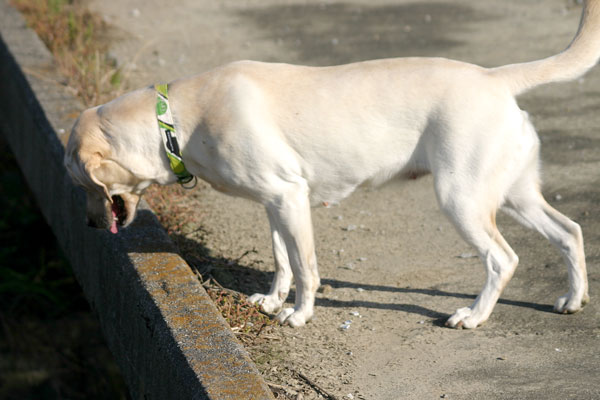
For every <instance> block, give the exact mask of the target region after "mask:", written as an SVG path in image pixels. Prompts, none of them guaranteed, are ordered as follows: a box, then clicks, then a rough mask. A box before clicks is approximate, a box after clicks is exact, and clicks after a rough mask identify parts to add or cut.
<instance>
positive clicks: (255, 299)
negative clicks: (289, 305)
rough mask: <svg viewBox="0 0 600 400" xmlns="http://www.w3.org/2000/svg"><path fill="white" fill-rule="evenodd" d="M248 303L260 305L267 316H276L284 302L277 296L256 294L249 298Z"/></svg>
mask: <svg viewBox="0 0 600 400" xmlns="http://www.w3.org/2000/svg"><path fill="white" fill-rule="evenodd" d="M248 301H249V302H250V303H252V304H258V305H259V306H260V309H261V310H263V311H264V312H266V313H267V314H274V313H276V312H277V311H279V310H280V309H281V306H282V305H283V301H281V300H280V299H279V298H278V297H277V296H270V295H266V294H260V293H255V294H253V295H252V296H250V297H248Z"/></svg>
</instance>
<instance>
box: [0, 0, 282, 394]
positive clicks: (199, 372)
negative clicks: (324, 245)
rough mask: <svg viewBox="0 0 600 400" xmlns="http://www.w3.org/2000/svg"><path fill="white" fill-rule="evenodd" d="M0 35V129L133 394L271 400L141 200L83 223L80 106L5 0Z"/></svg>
mask: <svg viewBox="0 0 600 400" xmlns="http://www.w3.org/2000/svg"><path fill="white" fill-rule="evenodd" d="M0 33H1V40H0V82H1V83H0V87H1V88H2V90H1V93H0V131H1V132H2V134H3V135H4V136H5V137H6V140H7V141H8V142H9V145H10V147H11V148H12V151H13V153H14V154H15V156H16V158H17V160H18V162H19V164H20V167H21V169H22V171H23V173H24V175H25V178H26V180H27V182H28V184H29V186H30V188H31V190H32V191H33V193H34V194H35V196H36V199H37V202H38V205H39V207H40V209H41V210H42V212H43V214H44V216H45V217H46V220H47V221H48V223H49V224H50V226H51V227H52V229H53V231H54V233H55V235H56V236H57V238H58V240H59V242H60V244H61V246H62V248H63V250H64V252H65V254H66V255H67V257H68V258H69V260H70V262H71V265H72V267H73V269H74V271H75V274H76V276H77V279H78V281H79V283H80V284H81V286H82V288H83V290H84V292H85V295H86V297H87V299H88V301H89V302H90V304H91V305H92V308H93V309H94V310H95V311H96V312H97V314H98V317H99V319H100V322H101V325H102V329H103V331H104V336H105V338H106V340H107V342H108V345H109V347H110V349H111V350H112V352H113V354H114V356H115V359H116V360H117V363H118V364H119V365H120V367H121V370H122V372H123V375H124V377H125V380H126V382H127V384H128V386H129V389H130V392H131V394H132V397H133V398H135V399H137V398H144V399H270V398H272V395H271V392H270V390H269V388H268V386H267V385H266V383H265V382H264V380H263V379H262V378H261V377H260V375H259V373H258V371H257V369H256V366H255V365H254V364H253V363H252V361H251V360H250V358H249V356H248V354H247V352H246V351H245V350H244V349H243V347H242V346H241V345H240V344H239V343H238V342H237V341H236V339H235V337H234V335H233V334H232V333H231V330H230V329H229V327H228V325H227V323H226V322H225V321H224V319H223V318H222V317H221V315H220V314H219V312H218V310H217V309H216V308H215V306H214V304H213V303H212V301H211V299H210V298H209V296H208V295H207V294H206V292H205V291H204V289H203V288H202V286H201V285H200V283H199V282H198V280H197V279H196V278H195V276H194V275H193V273H192V272H191V270H190V268H189V266H188V265H187V264H186V263H185V262H184V261H183V260H182V259H181V258H180V257H179V256H178V255H177V253H176V250H175V248H174V246H173V244H172V243H171V241H170V240H169V238H168V237H167V235H166V234H165V232H164V230H163V229H162V227H161V226H160V225H159V224H158V222H157V220H156V218H155V216H154V214H153V213H152V212H151V210H149V209H148V208H147V206H145V205H142V207H141V209H140V212H139V215H138V218H137V219H136V221H135V223H134V224H133V226H132V227H131V228H129V229H126V230H124V231H122V232H121V233H120V234H119V235H111V234H110V233H108V232H102V231H96V230H93V229H90V228H87V227H86V226H85V223H84V214H85V205H84V203H85V198H84V194H83V192H82V191H81V190H79V189H76V188H75V187H73V185H72V183H71V180H70V178H69V177H68V175H67V174H66V171H65V169H64V168H63V165H62V159H63V152H64V150H63V145H62V144H61V139H62V138H63V137H64V136H66V135H67V134H66V133H65V132H68V131H69V130H70V127H71V126H72V124H73V122H74V120H75V118H76V117H77V115H78V113H79V111H80V110H81V109H82V106H81V104H80V103H78V101H77V100H76V99H75V98H74V96H73V95H72V94H70V93H69V92H68V90H67V89H66V88H65V87H64V86H63V85H62V84H61V81H62V80H63V78H62V77H61V76H60V75H59V74H58V72H57V71H56V67H55V65H54V64H53V59H52V56H51V55H50V54H49V53H48V51H47V49H46V48H45V47H44V45H43V44H42V43H41V42H40V40H39V38H37V36H36V35H35V34H34V33H33V32H32V31H31V30H29V29H27V28H26V26H25V22H24V20H23V18H22V17H21V15H20V14H19V13H18V12H16V11H15V10H14V9H13V8H11V7H10V6H9V5H8V1H7V0H0ZM157 133H158V132H157Z"/></svg>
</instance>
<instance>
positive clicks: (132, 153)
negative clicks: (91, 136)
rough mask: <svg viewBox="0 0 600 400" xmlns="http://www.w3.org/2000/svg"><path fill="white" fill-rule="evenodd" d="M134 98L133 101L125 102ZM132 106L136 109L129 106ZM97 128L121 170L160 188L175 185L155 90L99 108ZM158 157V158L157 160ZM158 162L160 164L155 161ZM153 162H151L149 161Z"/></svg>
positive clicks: (132, 93)
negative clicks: (98, 125)
mask: <svg viewBox="0 0 600 400" xmlns="http://www.w3.org/2000/svg"><path fill="white" fill-rule="evenodd" d="M129 97H137V99H136V101H130V100H128V98H129ZM132 104H135V105H136V106H135V107H132V106H131V105H132ZM97 112H98V116H99V119H100V126H101V129H102V131H103V133H104V134H105V136H106V138H107V140H108V141H109V142H110V144H111V151H112V152H113V153H114V154H113V155H112V156H111V158H114V159H116V160H119V163H121V164H122V166H123V167H124V168H126V169H127V170H128V171H130V172H131V173H132V174H133V175H134V176H135V177H136V178H138V179H140V180H143V181H151V182H152V183H158V184H160V185H166V184H171V183H175V182H177V179H176V178H175V176H174V175H173V173H172V172H171V168H170V166H169V160H168V158H167V156H166V154H165V152H164V148H163V142H162V137H161V134H160V131H159V128H158V123H157V120H156V92H155V91H154V88H145V89H140V90H137V91H134V92H131V93H129V94H126V95H124V96H121V97H119V98H117V99H115V100H113V101H111V102H109V103H107V104H105V105H103V106H101V107H100V108H98V111H97ZM157 154H160V156H159V157H160V158H159V157H157ZM157 159H160V160H161V162H160V163H159V164H157V163H156V161H155V160H157ZM152 160H154V162H152Z"/></svg>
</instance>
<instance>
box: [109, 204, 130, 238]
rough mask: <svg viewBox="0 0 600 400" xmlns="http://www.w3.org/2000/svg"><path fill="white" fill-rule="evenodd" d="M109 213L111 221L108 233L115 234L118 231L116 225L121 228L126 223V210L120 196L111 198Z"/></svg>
mask: <svg viewBox="0 0 600 400" xmlns="http://www.w3.org/2000/svg"><path fill="white" fill-rule="evenodd" d="M111 211H112V218H113V220H112V223H111V225H110V232H111V233H117V232H118V231H119V228H118V225H120V226H123V225H124V224H125V221H127V208H126V207H125V201H123V198H122V197H121V196H112V204H111Z"/></svg>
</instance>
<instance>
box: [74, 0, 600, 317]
mask: <svg viewBox="0 0 600 400" xmlns="http://www.w3.org/2000/svg"><path fill="white" fill-rule="evenodd" d="M599 56H600V0H587V1H586V2H585V6H584V11H583V16H582V19H581V23H580V26H579V30H578V32H577V34H576V36H575V38H574V40H573V41H572V43H571V44H570V46H569V47H568V48H567V49H566V50H564V51H563V52H561V53H559V54H557V55H555V56H552V57H549V58H546V59H543V60H539V61H534V62H529V63H523V64H512V65H506V66H502V67H498V68H491V69H487V68H482V67H479V66H476V65H471V64H467V63H463V62H459V61H452V60H447V59H443V58H399V59H384V60H374V61H365V62H359V63H354V64H348V65H340V66H333V67H319V68H317V67H305V66H295V65H287V64H268V63H260V62H250V61H242V62H235V63H232V64H228V65H225V66H223V67H220V68H217V69H215V70H212V71H209V72H206V73H204V74H201V75H198V76H195V77H191V78H186V79H181V80H177V81H175V82H173V83H171V84H170V85H169V87H168V91H169V100H170V107H171V110H172V115H173V120H174V124H175V126H176V131H177V135H178V136H179V141H180V142H179V144H180V148H181V155H182V158H183V161H184V162H185V164H186V166H187V169H188V170H189V172H190V173H191V174H193V175H195V176H197V177H199V178H201V179H203V180H205V181H207V182H209V183H210V184H211V185H212V186H213V187H214V188H215V189H217V190H220V191H223V192H225V193H228V194H231V195H234V196H241V197H245V198H248V199H251V200H254V201H257V202H259V203H261V204H263V205H264V206H265V208H266V211H267V215H268V218H269V222H270V226H271V233H272V240H273V253H274V258H275V277H274V279H273V282H272V285H271V289H270V291H269V292H268V293H267V294H255V295H253V296H251V297H250V300H251V301H252V302H255V303H258V304H260V305H261V307H262V309H263V310H264V311H265V312H268V313H274V312H277V311H279V310H281V311H280V312H279V313H278V315H277V319H278V320H279V321H281V322H286V323H288V324H290V325H291V326H302V325H304V324H305V323H306V322H307V321H308V320H310V318H311V317H312V316H313V305H314V299H315V292H316V291H317V288H318V287H319V274H318V272H317V259H316V256H315V246H314V241H313V228H312V223H311V211H310V208H311V205H316V204H321V203H323V202H336V201H339V200H341V199H343V198H345V197H346V196H348V195H349V194H350V193H352V191H354V189H355V188H356V187H358V186H359V185H363V184H365V183H371V184H375V185H376V184H379V183H382V182H384V181H387V180H389V179H392V178H402V177H414V176H417V175H421V174H424V173H431V174H432V175H433V178H434V184H435V193H436V195H437V200H438V202H439V205H440V207H441V209H442V210H443V212H444V213H445V214H446V215H447V216H448V218H449V219H450V220H451V221H452V222H453V224H454V225H455V227H456V229H457V230H458V232H459V233H460V234H461V235H462V237H463V238H464V239H465V240H466V241H467V242H468V243H470V244H471V245H472V246H473V247H474V248H475V249H476V250H477V252H478V254H479V256H480V258H481V260H482V262H483V265H484V267H485V271H486V273H487V279H486V282H485V285H484V287H483V290H482V291H481V293H480V294H479V296H477V299H476V300H475V302H474V303H473V304H472V305H471V306H469V307H465V308H461V309H459V310H457V311H456V312H455V313H454V314H453V315H452V316H451V317H450V318H449V319H448V321H447V325H448V326H451V327H464V328H475V327H477V326H478V325H479V324H481V323H483V322H484V321H486V320H487V318H488V317H489V315H490V313H491V312H492V309H493V307H494V305H495V304H496V302H497V300H498V297H499V296H500V293H501V292H502V290H503V288H504V287H505V285H506V284H507V282H508V281H509V280H510V278H511V276H512V275H513V272H514V271H515V268H516V266H517V262H518V257H517V255H516V254H515V253H514V251H513V250H512V249H511V248H510V247H509V245H508V244H507V243H506V241H505V240H504V239H503V238H502V236H501V235H500V232H499V231H498V229H497V228H496V223H495V216H496V211H497V210H498V209H499V208H502V209H503V210H505V211H507V212H508V213H509V214H510V215H512V216H513V217H515V218H516V219H517V220H518V221H519V222H520V223H522V224H523V225H525V226H527V227H529V228H532V229H534V230H536V231H538V232H539V233H541V234H542V235H543V236H545V237H546V238H547V239H548V240H549V241H550V242H551V243H552V244H554V245H555V246H556V247H557V248H558V249H559V250H560V251H561V253H562V255H563V256H564V259H565V260H566V263H567V268H568V271H569V291H568V293H567V294H565V295H564V296H561V297H560V298H559V299H558V300H557V301H556V304H555V306H554V309H555V311H556V312H559V313H573V312H576V311H578V310H580V309H581V307H582V306H583V305H584V304H585V303H586V302H587V301H588V300H589V297H588V285H587V275H586V266H585V256H584V250H583V238H582V234H581V229H580V227H579V225H577V224H576V223H575V222H573V221H571V220H569V219H568V218H567V217H565V216H564V215H562V214H560V213H559V212H558V211H556V210H555V209H553V208H552V207H550V206H549V205H548V204H547V203H546V201H545V200H544V198H543V197H542V195H541V193H540V174H539V167H540V163H539V146H540V141H539V139H538V136H537V134H536V132H535V130H534V128H533V126H532V124H531V123H530V121H529V119H528V116H527V114H526V113H525V112H524V111H522V110H520V109H519V106H518V105H517V102H516V101H515V96H516V95H518V94H520V93H523V92H525V91H526V90H528V89H531V88H533V87H535V86H538V85H542V84H545V83H549V82H556V81H566V80H572V79H575V78H577V77H579V76H580V75H582V74H583V73H585V72H586V71H587V70H588V69H590V68H591V67H593V66H594V65H595V64H596V62H597V59H598V57H599ZM156 99H157V93H156V91H155V89H154V88H145V89H141V90H137V91H134V92H132V93H129V94H126V95H124V96H121V97H119V98H117V99H116V100H114V101H111V102H110V103H108V104H105V105H102V106H99V107H95V108H92V109H89V110H86V111H85V112H83V113H82V114H81V116H80V118H79V120H78V121H77V123H76V124H75V126H74V128H73V132H72V133H71V137H70V139H69V143H68V145H67V149H66V155H65V165H66V167H67V169H68V171H69V172H70V174H71V176H72V178H73V180H74V181H75V182H76V183H77V184H78V185H80V186H82V187H83V188H84V189H85V191H86V192H87V202H88V213H87V215H88V220H89V224H90V225H91V226H94V227H98V228H104V229H111V230H112V231H113V232H116V231H117V229H118V227H119V226H120V227H125V226H127V225H128V224H129V223H130V222H131V221H132V220H133V218H134V216H135V212H136V207H137V204H138V201H139V199H140V196H141V195H142V194H143V192H144V190H145V189H146V188H147V187H148V186H149V185H151V184H153V183H157V184H160V185H167V184H172V183H174V182H176V181H177V179H176V175H175V174H174V173H173V172H172V170H171V168H170V164H169V159H168V157H167V155H166V153H165V149H164V148H163V142H162V138H161V134H160V132H159V126H158V123H157V115H156V107H155V106H156ZM292 277H293V278H294V279H295V282H296V299H295V304H294V307H293V308H283V310H282V306H283V303H284V301H285V299H286V298H287V296H288V292H289V290H290V284H291V281H292Z"/></svg>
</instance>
